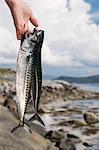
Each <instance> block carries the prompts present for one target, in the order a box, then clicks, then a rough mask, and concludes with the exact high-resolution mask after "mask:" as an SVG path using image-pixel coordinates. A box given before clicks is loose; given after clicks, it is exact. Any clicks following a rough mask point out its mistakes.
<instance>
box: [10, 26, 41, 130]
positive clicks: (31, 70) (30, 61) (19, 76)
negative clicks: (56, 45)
mask: <svg viewBox="0 0 99 150" xmlns="http://www.w3.org/2000/svg"><path fill="white" fill-rule="evenodd" d="M43 38H44V31H42V30H36V29H35V30H34V31H33V33H28V32H26V33H25V34H24V35H23V37H22V40H21V45H20V50H19V53H18V58H17V68H16V93H17V104H18V110H19V117H20V122H19V124H18V125H17V126H16V127H14V128H13V129H12V131H11V132H14V131H15V130H16V129H17V128H20V127H25V128H27V129H28V130H29V132H31V130H30V128H29V126H28V124H27V123H26V122H25V120H24V119H25V113H26V109H27V104H28V102H29V101H30V99H31V94H32V97H33V100H34V112H35V115H34V117H32V118H36V119H37V120H38V121H39V122H41V123H42V124H43V125H44V123H43V121H42V120H41V118H40V117H39V115H38V106H39V99H40V95H41V94H40V93H41V87H42V71H41V70H42V69H41V56H40V55H38V52H39V51H41V49H40V48H41V47H42V43H43ZM40 41H41V42H40ZM38 44H40V46H39V49H38ZM39 54H40V53H39ZM37 62H38V64H37ZM39 65H40V66H39ZM30 120H33V119H30Z"/></svg>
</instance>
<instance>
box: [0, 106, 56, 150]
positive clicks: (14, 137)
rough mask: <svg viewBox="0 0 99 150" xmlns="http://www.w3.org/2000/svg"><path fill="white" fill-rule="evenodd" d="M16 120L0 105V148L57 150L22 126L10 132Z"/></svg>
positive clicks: (8, 149)
mask: <svg viewBox="0 0 99 150" xmlns="http://www.w3.org/2000/svg"><path fill="white" fill-rule="evenodd" d="M18 122H19V121H18V120H17V118H15V117H14V116H13V114H12V113H11V112H9V110H8V109H7V108H6V107H3V106H0V150H23V149H24V150H57V148H56V147H55V146H54V145H53V144H51V142H50V141H48V140H46V139H44V138H43V137H42V136H41V135H40V134H39V133H37V132H36V131H34V130H32V134H30V133H29V132H27V131H26V130H25V129H24V128H19V129H18V130H16V132H14V133H10V131H11V130H12V129H13V127H15V125H16V124H17V123H18Z"/></svg>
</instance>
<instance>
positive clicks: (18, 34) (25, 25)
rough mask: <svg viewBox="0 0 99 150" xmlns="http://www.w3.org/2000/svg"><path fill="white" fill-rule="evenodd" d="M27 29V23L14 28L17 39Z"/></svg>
mask: <svg viewBox="0 0 99 150" xmlns="http://www.w3.org/2000/svg"><path fill="white" fill-rule="evenodd" d="M27 31H28V24H24V25H23V26H22V25H21V26H20V27H18V28H17V30H16V35H17V39H18V40H20V39H21V37H22V35H23V34H24V33H25V32H27Z"/></svg>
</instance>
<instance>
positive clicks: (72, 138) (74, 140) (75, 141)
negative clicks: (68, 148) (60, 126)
mask: <svg viewBox="0 0 99 150" xmlns="http://www.w3.org/2000/svg"><path fill="white" fill-rule="evenodd" d="M67 138H68V139H69V140H71V141H72V142H73V143H78V142H81V140H80V138H79V137H78V136H76V135H73V134H70V133H68V134H67Z"/></svg>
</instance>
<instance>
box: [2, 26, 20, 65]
mask: <svg viewBox="0 0 99 150" xmlns="http://www.w3.org/2000/svg"><path fill="white" fill-rule="evenodd" d="M18 47H19V45H18V43H17V42H16V41H15V40H14V38H13V36H12V34H11V33H10V32H9V31H8V30H7V29H5V28H0V64H7V63H8V64H9V63H11V64H15V63H16V55H17V51H18V49H19V48H18Z"/></svg>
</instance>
